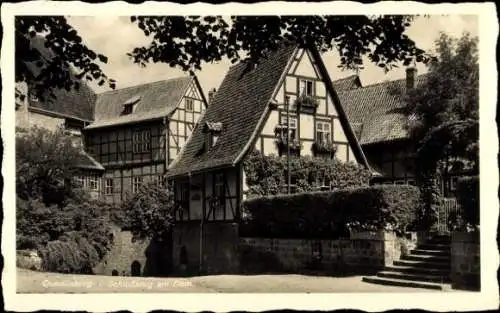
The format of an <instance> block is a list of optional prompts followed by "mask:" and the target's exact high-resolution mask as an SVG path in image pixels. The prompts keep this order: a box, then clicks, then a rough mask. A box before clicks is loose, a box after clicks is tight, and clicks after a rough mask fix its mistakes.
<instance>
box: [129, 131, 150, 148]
mask: <svg viewBox="0 0 500 313" xmlns="http://www.w3.org/2000/svg"><path fill="white" fill-rule="evenodd" d="M133 151H134V153H143V152H149V151H151V131H150V130H149V129H144V130H136V131H134V133H133Z"/></svg>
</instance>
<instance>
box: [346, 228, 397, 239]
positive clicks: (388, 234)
mask: <svg viewBox="0 0 500 313" xmlns="http://www.w3.org/2000/svg"><path fill="white" fill-rule="evenodd" d="M350 239H351V240H352V239H363V240H380V241H387V240H395V239H396V234H395V233H394V232H392V231H384V230H377V231H351V237H350Z"/></svg>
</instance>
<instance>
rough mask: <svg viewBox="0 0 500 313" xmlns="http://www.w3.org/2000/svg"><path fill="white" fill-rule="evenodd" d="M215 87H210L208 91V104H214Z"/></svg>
mask: <svg viewBox="0 0 500 313" xmlns="http://www.w3.org/2000/svg"><path fill="white" fill-rule="evenodd" d="M215 91H216V90H215V88H212V89H210V91H209V92H208V104H209V105H210V104H212V100H213V99H214V95H215Z"/></svg>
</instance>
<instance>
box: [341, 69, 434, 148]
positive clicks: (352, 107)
mask: <svg viewBox="0 0 500 313" xmlns="http://www.w3.org/2000/svg"><path fill="white" fill-rule="evenodd" d="M423 79H425V75H420V76H418V77H417V84H418V83H421V82H422V81H423ZM333 84H334V86H336V82H333ZM405 88H406V80H405V79H400V80H395V81H389V82H383V83H379V84H374V85H369V86H366V87H362V88H357V89H343V90H338V96H339V99H340V101H341V103H342V105H343V107H344V108H345V111H346V113H347V116H348V118H349V122H350V123H351V125H352V126H353V128H355V132H356V136H357V137H358V140H359V143H360V144H361V145H366V144H374V143H379V142H386V141H392V140H398V139H406V138H408V132H407V130H406V124H407V117H406V113H405V108H406V104H405V103H404V99H403V95H402V93H403V92H404V91H405Z"/></svg>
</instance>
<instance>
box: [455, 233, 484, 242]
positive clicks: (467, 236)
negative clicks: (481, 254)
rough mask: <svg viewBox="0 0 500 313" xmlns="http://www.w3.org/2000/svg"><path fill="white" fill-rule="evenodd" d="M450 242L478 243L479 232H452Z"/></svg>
mask: <svg viewBox="0 0 500 313" xmlns="http://www.w3.org/2000/svg"><path fill="white" fill-rule="evenodd" d="M451 242H452V243H458V242H470V243H477V244H479V232H470V233H468V232H452V233H451Z"/></svg>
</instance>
